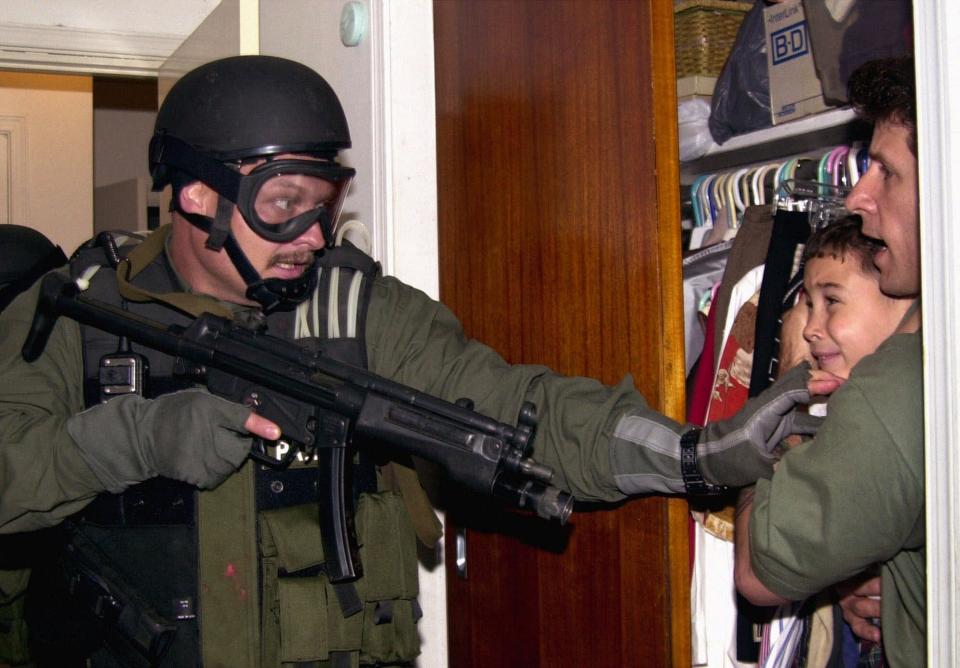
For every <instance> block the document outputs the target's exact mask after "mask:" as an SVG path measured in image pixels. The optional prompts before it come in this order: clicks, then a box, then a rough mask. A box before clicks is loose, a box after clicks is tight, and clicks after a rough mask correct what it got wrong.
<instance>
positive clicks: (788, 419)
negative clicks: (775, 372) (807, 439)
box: [697, 363, 823, 487]
mask: <svg viewBox="0 0 960 668" xmlns="http://www.w3.org/2000/svg"><path fill="white" fill-rule="evenodd" d="M809 375H810V366H809V365H808V364H807V363H803V364H799V365H797V366H796V367H794V368H793V369H791V370H790V371H788V372H787V373H786V374H784V375H783V377H781V378H780V379H779V380H777V382H776V383H774V384H773V385H771V386H770V387H768V388H767V389H766V390H764V391H763V392H761V393H760V394H759V395H758V396H756V397H754V398H753V399H751V400H750V401H748V402H747V403H746V404H745V405H744V407H743V408H741V409H740V412H739V413H737V414H736V415H734V416H733V417H732V418H729V419H727V420H722V421H719V422H712V423H710V424H708V425H707V426H706V427H705V428H704V430H703V432H701V434H700V438H699V440H698V444H697V459H698V462H699V465H700V473H701V474H702V475H703V478H704V480H706V481H707V482H709V483H713V484H716V485H728V486H730V487H742V486H744V485H752V484H753V483H755V482H756V481H757V479H758V478H769V477H770V476H771V475H773V464H774V462H775V461H776V460H777V459H778V457H777V454H776V450H777V446H778V445H779V444H780V441H782V440H783V439H784V438H785V437H786V436H788V435H790V434H802V435H810V434H815V433H816V431H817V427H819V426H820V423H821V422H822V421H823V418H819V417H814V416H812V415H809V414H808V413H807V412H806V411H805V410H798V405H805V404H809V402H810V393H809V392H808V391H807V379H808V377H809Z"/></svg>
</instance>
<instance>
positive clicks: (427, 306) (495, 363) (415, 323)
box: [367, 277, 811, 501]
mask: <svg viewBox="0 0 960 668" xmlns="http://www.w3.org/2000/svg"><path fill="white" fill-rule="evenodd" d="M367 349H368V357H369V360H370V370H371V371H373V372H374V373H377V374H380V375H383V376H385V377H387V378H391V379H393V380H396V381H399V382H401V383H404V384H406V385H410V386H411V387H416V388H418V389H421V390H423V391H425V392H429V393H430V394H435V395H437V396H440V397H443V398H444V399H447V400H455V399H457V398H459V397H467V398H470V399H472V400H473V401H474V402H475V406H476V409H477V410H478V411H479V412H481V413H484V414H485V415H489V416H491V417H493V418H496V419H499V420H502V421H512V420H514V419H516V416H517V414H518V412H519V410H520V406H521V404H522V403H523V402H524V401H530V402H532V403H533V404H535V405H536V406H537V413H538V416H539V423H538V427H537V435H536V437H535V439H534V458H535V459H536V460H537V461H539V462H541V463H543V464H545V465H547V466H549V467H550V468H552V469H553V470H554V471H555V473H556V478H555V484H557V485H558V486H560V487H562V488H564V489H567V490H568V491H570V492H572V493H573V494H574V495H575V496H576V497H577V498H578V499H582V500H600V501H618V500H621V499H623V498H625V497H626V496H629V495H633V494H650V493H673V494H682V493H684V492H685V485H684V480H683V478H682V476H681V467H680V461H681V456H680V437H681V436H682V435H683V434H684V433H686V432H687V431H689V430H690V428H691V426H690V425H681V424H679V423H677V422H675V421H674V420H671V419H670V418H668V417H666V416H664V415H661V414H660V413H658V412H656V411H654V410H653V409H652V408H650V407H649V406H648V404H647V402H646V400H645V399H644V397H643V396H642V395H641V394H640V393H639V392H637V390H636V389H635V388H634V386H633V382H632V379H631V378H630V377H629V376H628V377H626V378H624V380H623V381H622V382H621V383H620V384H619V385H616V386H609V387H608V386H604V385H603V384H601V383H600V382H598V381H596V380H594V379H590V378H571V377H565V376H561V375H559V374H556V373H554V372H552V371H550V370H549V369H548V368H546V367H543V366H533V365H510V364H508V363H507V362H506V361H504V360H503V359H502V358H501V357H500V355H498V354H497V353H496V352H495V351H493V350H492V349H490V348H489V347H487V346H485V345H483V344H482V343H480V342H478V341H475V340H471V339H468V338H467V337H466V336H465V335H464V333H463V331H462V328H461V327H460V323H459V322H458V321H457V320H456V318H455V317H454V316H453V314H452V313H450V311H449V310H448V309H446V308H445V307H444V306H443V305H442V304H439V303H438V302H436V301H434V300H432V299H430V298H429V297H427V296H426V295H424V294H423V293H421V292H420V291H418V290H415V289H413V288H410V287H409V286H405V285H403V284H402V283H400V282H399V281H396V280H394V279H391V278H389V277H387V278H382V279H379V280H378V281H377V283H376V284H375V286H374V290H373V295H372V301H371V306H370V312H369V317H368V320H367ZM807 398H808V394H807V391H806V371H805V370H804V369H800V370H798V371H797V372H796V373H794V374H793V375H792V376H790V377H789V378H784V379H783V381H782V382H778V384H776V385H774V386H773V387H772V388H769V389H768V391H767V392H765V393H764V394H762V395H761V396H760V397H755V398H754V399H753V400H751V402H749V404H748V408H747V409H746V410H745V411H743V412H742V413H741V414H739V415H738V416H737V417H736V418H734V419H732V420H729V421H725V422H723V423H718V424H715V425H711V426H709V427H708V428H707V429H705V430H704V431H703V432H702V434H700V438H699V445H697V448H696V449H697V451H698V455H699V464H700V466H701V472H702V473H703V477H704V479H705V480H706V482H707V483H713V484H717V485H743V484H750V483H752V482H753V481H754V480H756V478H757V477H758V476H759V475H769V472H770V471H771V470H772V464H773V462H774V461H775V459H776V454H775V453H774V448H775V446H776V445H777V444H778V443H779V441H780V439H781V438H782V436H783V435H785V434H788V433H794V432H798V433H809V428H810V427H811V425H809V424H807V425H800V424H797V422H796V420H795V418H796V417H797V415H796V411H794V410H793V409H794V407H795V406H796V404H797V403H798V402H801V401H804V400H806V399H807Z"/></svg>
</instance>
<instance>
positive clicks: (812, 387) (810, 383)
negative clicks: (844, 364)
mask: <svg viewBox="0 0 960 668" xmlns="http://www.w3.org/2000/svg"><path fill="white" fill-rule="evenodd" d="M845 382H847V379H846V378H843V377H841V376H837V375H834V374H832V373H830V372H829V371H823V370H822V369H814V370H812V371H811V372H810V378H809V380H807V391H809V392H810V395H811V396H817V395H820V396H828V395H831V394H833V393H834V392H836V391H837V388H839V387H840V386H841V385H843V384H844V383H845Z"/></svg>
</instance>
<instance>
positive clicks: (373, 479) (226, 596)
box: [42, 238, 438, 668]
mask: <svg viewBox="0 0 960 668" xmlns="http://www.w3.org/2000/svg"><path fill="white" fill-rule="evenodd" d="M149 243H152V244H153V246H154V247H155V248H154V249H153V250H152V251H150V252H149V253H148V255H152V257H150V258H149V261H148V262H146V263H144V262H143V261H142V256H144V253H143V252H139V253H134V256H137V255H139V256H141V257H140V260H141V261H140V264H141V265H142V266H141V267H140V268H138V269H137V271H138V273H137V275H136V276H135V277H134V278H133V280H132V282H131V283H130V286H125V287H121V290H120V291H124V292H125V294H126V295H127V296H128V297H129V296H131V295H132V297H133V299H127V298H124V297H121V294H120V291H118V287H117V285H118V281H117V280H116V275H115V273H114V271H113V270H112V269H111V268H109V267H107V268H102V269H100V270H98V271H96V273H95V274H94V275H93V277H92V278H91V279H90V288H89V290H88V291H87V293H86V294H87V295H88V296H90V297H92V298H94V299H98V300H100V301H104V302H107V303H111V304H114V305H118V306H121V307H122V308H124V309H126V310H128V311H130V312H131V313H133V314H138V315H142V316H144V317H147V318H150V319H152V320H155V321H159V322H163V323H166V324H180V325H185V324H187V323H188V322H189V321H190V320H191V319H192V315H195V314H188V313H184V312H182V311H183V310H188V309H190V308H191V307H190V306H189V304H190V301H191V300H192V299H195V298H194V297H193V296H183V295H182V293H181V297H179V298H178V299H179V301H178V302H177V306H178V308H176V309H175V308H170V306H168V305H167V304H165V303H161V302H159V301H156V300H151V299H150V297H153V296H157V295H158V294H159V295H160V298H161V299H163V300H164V301H167V299H166V295H169V294H170V293H179V292H180V288H179V286H178V280H177V278H176V276H175V274H174V273H173V270H172V268H171V266H170V265H169V262H168V261H167V259H166V255H165V254H164V253H162V252H160V251H161V250H162V248H161V247H158V243H159V244H162V238H161V240H160V241H158V240H157V239H156V238H153V239H152V241H150V240H148V242H145V244H144V246H146V245H147V244H149ZM130 250H131V249H129V248H127V249H123V251H122V252H121V254H126V252H129V251H130ZM111 253H115V251H111V250H108V251H107V252H106V254H105V251H104V249H101V248H88V249H84V250H82V251H81V252H79V253H78V254H77V255H76V256H75V259H74V260H73V261H72V263H71V271H72V273H73V275H74V277H77V276H79V275H80V274H81V273H84V274H89V273H91V271H93V270H91V269H89V268H90V267H94V266H101V267H102V266H103V265H104V264H110V263H111V262H110V260H109V258H110V255H111ZM105 258H107V261H105ZM117 259H118V257H116V256H114V257H113V258H112V260H113V261H114V262H115V261H116V260H117ZM131 259H132V258H131ZM133 264H136V263H133ZM319 264H320V267H319V277H318V281H317V288H316V290H315V292H314V294H313V295H312V298H311V299H310V300H308V301H307V302H305V303H304V304H302V305H301V306H300V308H298V309H296V310H295V311H293V312H289V313H278V314H273V315H271V316H269V317H268V318H267V319H266V323H265V324H266V326H267V331H269V332H270V333H271V334H273V335H274V336H289V337H290V338H297V339H300V341H298V343H299V344H302V345H309V346H314V347H316V348H318V349H320V350H321V351H322V352H323V353H324V354H327V355H330V356H332V357H334V358H335V359H337V360H340V361H343V362H347V363H351V364H354V365H357V366H362V367H366V363H367V360H366V345H365V336H364V334H365V330H364V327H365V322H366V313H367V307H368V305H369V301H370V292H371V289H372V286H373V281H374V278H375V277H376V276H377V275H378V273H379V265H378V264H377V263H375V262H374V261H373V260H372V259H371V258H370V257H369V256H367V255H365V254H364V253H362V252H360V251H358V250H357V249H355V248H353V247H352V246H350V245H349V244H344V245H342V246H338V247H336V248H333V249H327V250H326V251H324V253H323V254H322V256H321V259H320V262H319ZM121 266H122V267H123V266H125V265H121ZM120 283H121V284H122V283H123V281H120ZM136 299H146V301H135V300H136ZM209 306H210V304H209V303H208V304H204V305H203V306H202V307H200V306H198V307H196V309H195V310H210V308H208V307H209ZM221 315H222V313H221ZM262 324H263V323H261V325H262ZM81 333H82V337H83V351H84V369H85V374H84V375H85V397H86V400H87V403H88V405H94V404H96V403H98V402H99V401H100V400H101V398H102V397H101V395H102V391H103V386H104V383H105V382H106V383H107V384H108V385H109V383H110V382H111V376H110V371H109V368H108V366H109V364H107V363H104V362H102V360H107V361H109V360H110V359H111V357H112V356H118V355H119V356H120V357H123V356H125V355H128V354H130V353H132V354H134V355H140V356H142V357H143V361H144V363H145V364H147V365H148V366H149V371H148V373H147V374H146V375H145V381H144V383H143V387H144V391H145V395H146V396H148V397H153V396H158V395H160V394H164V393H167V392H171V391H175V390H178V389H183V388H185V387H189V386H191V385H194V384H195V380H194V379H191V378H184V377H182V376H180V375H178V373H177V370H178V367H177V364H176V360H174V359H173V358H171V357H170V356H167V355H164V354H161V353H159V352H157V351H153V350H150V349H147V348H143V347H140V346H137V345H130V344H129V343H127V342H125V341H121V340H118V338H117V337H116V336H113V335H110V334H107V333H105V332H102V331H100V330H96V329H93V328H91V327H86V326H83V327H81ZM105 369H106V371H105ZM184 437H185V438H189V435H188V434H185V435H184ZM398 469H401V470H400V474H399V475H398V474H397V473H396V472H397V470H398ZM402 469H403V467H396V466H388V467H387V468H381V467H379V466H375V465H374V464H373V463H372V462H370V461H367V460H366V458H364V457H358V459H357V461H356V462H355V470H354V476H353V477H354V484H355V490H354V491H355V497H356V501H357V503H356V508H357V510H356V525H357V531H358V542H359V544H360V560H361V562H362V564H363V573H364V574H363V576H362V577H360V578H359V579H358V580H356V581H355V582H354V583H352V584H350V585H348V590H347V591H346V593H345V592H344V591H343V588H342V587H334V586H333V585H331V583H330V582H329V580H328V579H327V578H326V576H325V575H324V573H323V562H324V558H323V551H322V547H321V542H320V533H319V526H318V523H317V508H316V503H317V501H316V499H317V489H316V484H317V483H316V479H317V475H316V469H315V467H314V466H313V465H312V463H311V462H299V463H297V464H294V465H293V466H291V467H290V469H287V470H277V469H272V468H268V467H265V466H262V465H257V464H254V463H252V462H250V461H248V462H247V463H246V464H245V465H244V466H243V467H242V468H241V470H240V471H239V472H238V473H237V474H235V475H233V476H231V478H229V479H228V480H227V481H226V482H224V483H223V484H222V485H221V486H220V487H218V488H217V489H216V490H212V491H209V492H197V491H195V490H194V489H193V488H192V487H190V486H188V485H185V484H183V483H179V482H176V481H171V480H167V479H162V478H159V479H154V480H150V481H147V482H145V483H141V484H139V485H135V486H133V487H131V488H130V489H128V490H127V491H126V492H124V493H123V494H119V495H113V494H102V495H100V496H99V497H98V498H97V499H96V500H95V501H94V502H93V503H91V504H90V506H89V507H88V508H87V509H86V510H85V511H84V512H83V513H82V514H81V516H80V517H79V518H77V519H76V521H75V522H74V525H75V526H76V527H77V531H78V533H77V534H76V535H77V536H78V537H79V538H80V540H83V541H89V545H91V546H93V548H94V551H95V552H96V553H97V554H99V555H101V556H103V557H104V558H105V559H107V560H108V562H109V563H108V564H107V567H108V568H109V569H111V570H110V572H111V573H113V574H115V575H116V576H117V580H118V581H120V582H123V583H125V584H124V586H128V587H129V588H130V592H129V594H130V595H133V596H136V597H137V600H140V601H142V602H143V603H144V607H146V608H149V609H150V610H151V611H152V612H154V613H156V615H157V616H158V618H160V619H161V620H163V623H166V624H169V625H170V627H171V628H172V627H176V631H175V633H173V634H171V635H172V642H171V643H170V645H169V648H168V649H166V651H165V653H164V654H163V657H162V660H161V661H160V662H159V663H157V664H155V665H159V666H163V667H166V666H171V667H172V666H175V667H176V668H181V667H184V666H204V667H205V668H211V667H214V666H216V667H217V668H219V667H220V666H230V668H242V667H243V666H249V667H250V668H255V667H259V666H262V667H263V668H268V667H269V668H273V667H274V666H288V665H289V666H294V665H295V666H297V667H298V668H311V667H312V666H327V665H330V666H357V665H404V664H407V663H409V662H410V661H412V660H413V659H414V658H415V657H416V656H417V654H418V653H419V638H418V635H417V630H416V621H417V620H418V619H419V617H420V616H421V612H420V608H419V605H418V603H417V595H418V581H417V561H416V545H415V532H414V528H413V524H412V523H411V518H410V514H409V507H410V506H411V503H412V504H413V505H414V507H420V506H422V501H423V499H422V489H420V488H419V485H417V489H416V490H412V489H411V487H410V484H409V483H410V471H409V470H402ZM397 479H399V480H400V481H401V482H400V484H391V481H393V480H397ZM417 492H419V494H420V495H421V498H418V499H415V498H413V497H416V493H417ZM405 501H406V505H405ZM418 501H419V502H420V504H419V505H418V504H417V502H418ZM415 515H420V518H419V522H418V528H419V527H420V526H426V527H428V528H427V529H422V530H421V531H420V532H419V533H420V534H421V537H422V538H423V535H422V534H424V533H427V534H429V533H430V529H429V528H430V527H432V528H433V531H434V532H436V530H437V527H434V526H433V525H432V524H431V522H436V519H435V517H433V516H432V514H431V517H430V518H429V519H424V518H423V517H422V513H421V512H420V511H415ZM414 521H417V520H416V519H415V520H414ZM436 537H438V536H437V535H433V536H430V537H427V540H430V539H431V538H432V539H435V538H436ZM53 596H56V594H53ZM351 597H353V600H354V602H355V603H356V605H355V606H354V607H353V609H347V608H346V607H345V606H344V603H343V602H344V600H350V599H351ZM81 598H82V597H81ZM88 598H89V597H88ZM94 598H95V597H94ZM92 603H93V606H94V607H96V605H97V603H96V601H95V600H94V601H93V602H92ZM72 605H73V607H72V608H71V607H70V606H60V607H67V608H68V609H69V610H70V611H71V612H72V614H74V615H75V617H76V619H87V620H88V621H89V617H90V616H89V614H82V613H86V612H89V611H88V610H85V608H89V607H90V606H91V601H90V600H79V601H76V602H74V603H73V604H72ZM66 616H69V614H68V615H66ZM55 617H56V619H47V620H45V621H44V622H42V623H44V625H45V626H48V627H49V626H51V625H55V626H57V625H58V626H57V628H58V631H57V633H59V634H60V635H62V636H65V637H70V638H71V640H70V642H79V643H80V646H84V641H85V640H89V641H90V642H88V643H87V644H86V645H87V646H86V648H87V649H88V650H89V651H92V652H93V661H92V664H91V665H94V666H122V665H149V662H147V663H143V657H142V654H141V655H138V654H137V653H136V652H134V653H131V652H129V651H128V649H129V645H130V643H129V642H128V641H127V640H125V639H123V638H119V639H118V638H117V637H116V635H117V634H116V632H115V630H111V631H109V632H108V637H107V638H106V641H107V642H108V647H109V649H104V648H101V649H96V648H95V647H94V645H96V644H97V643H98V642H99V639H97V640H96V641H94V640H92V638H93V637H94V633H93V629H94V628H95V627H96V628H100V629H102V628H103V624H102V623H100V624H99V625H98V624H93V625H91V624H89V623H87V622H79V623H74V622H72V621H71V620H69V619H64V617H65V615H63V614H61V615H55ZM128 626H130V625H128ZM134 626H135V625H134ZM143 626H145V625H144V624H141V625H140V628H134V629H133V631H132V633H134V634H136V633H140V634H141V635H143V634H144V633H146V631H144V629H143V628H142V627H143ZM73 627H76V628H73ZM111 636H112V637H111ZM142 644H143V642H142V638H141V645H142ZM147 644H148V645H149V641H147ZM118 647H119V649H118ZM125 648H126V649H125ZM118 654H119V656H118Z"/></svg>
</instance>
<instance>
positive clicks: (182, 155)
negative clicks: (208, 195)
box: [150, 134, 240, 201]
mask: <svg viewBox="0 0 960 668" xmlns="http://www.w3.org/2000/svg"><path fill="white" fill-rule="evenodd" d="M150 144H151V145H150V154H151V161H152V162H153V163H155V164H162V165H167V166H168V167H173V168H174V169H178V170H180V171H182V172H186V173H187V174H189V175H190V176H193V177H195V178H196V179H198V180H200V181H203V182H204V183H206V184H207V185H209V186H210V187H211V188H213V189H214V190H216V191H217V192H218V193H220V194H221V195H223V196H224V197H226V198H227V199H229V200H231V201H235V200H236V199H237V194H238V192H239V190H240V175H239V174H238V173H237V172H235V171H233V170H232V169H230V168H229V167H225V166H224V164H223V163H222V162H219V161H217V160H214V159H213V158H211V157H209V156H206V155H204V154H203V153H200V152H199V151H197V150H196V149H194V148H193V147H192V146H191V145H190V144H188V143H187V142H185V141H183V140H181V139H177V138H176V137H173V136H171V135H167V134H161V135H155V136H154V137H153V139H152V140H151V142H150Z"/></svg>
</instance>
